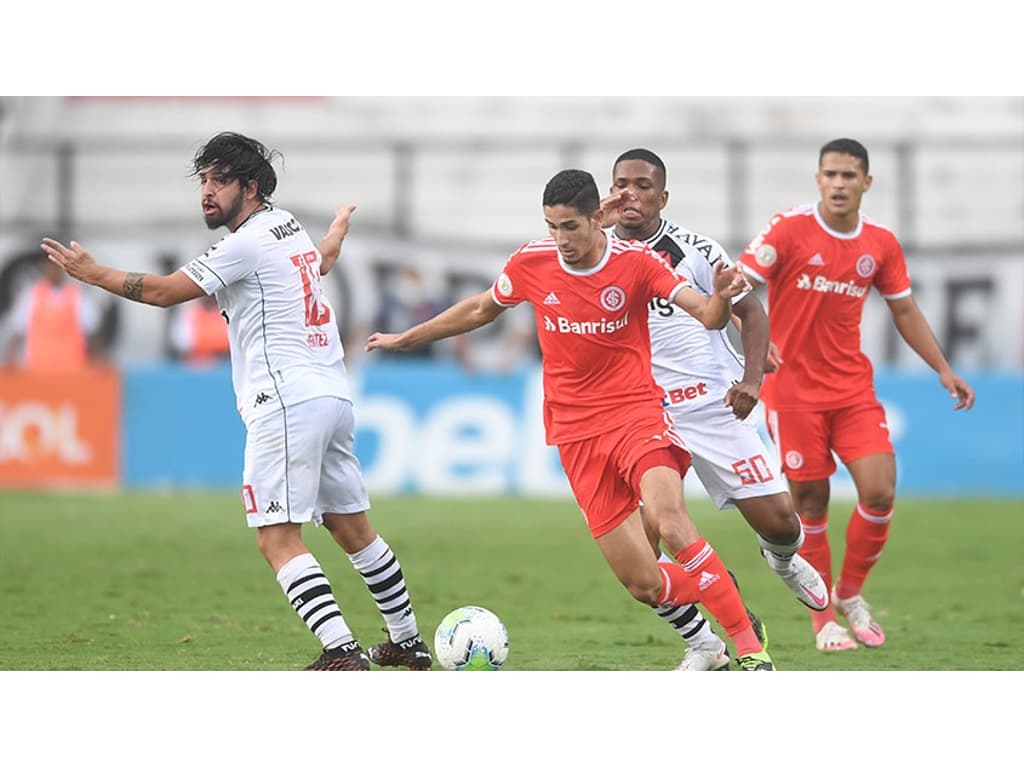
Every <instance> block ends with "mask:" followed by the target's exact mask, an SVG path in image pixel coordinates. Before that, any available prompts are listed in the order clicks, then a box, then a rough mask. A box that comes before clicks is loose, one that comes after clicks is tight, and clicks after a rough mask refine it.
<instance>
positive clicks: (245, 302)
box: [181, 206, 352, 426]
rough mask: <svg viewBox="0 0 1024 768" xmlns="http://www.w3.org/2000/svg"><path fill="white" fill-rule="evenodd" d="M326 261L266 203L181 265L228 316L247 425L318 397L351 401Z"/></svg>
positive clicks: (284, 216)
mask: <svg viewBox="0 0 1024 768" xmlns="http://www.w3.org/2000/svg"><path fill="white" fill-rule="evenodd" d="M321 260H322V257H321V255H320V251H319V250H317V247H316V245H315V244H314V243H313V241H312V240H311V239H310V237H309V235H308V234H307V233H306V230H305V228H304V227H303V226H302V225H301V224H300V223H299V222H298V221H296V219H295V217H294V216H292V215H291V214H290V213H288V212H287V211H283V210H280V209H278V208H272V207H270V206H268V207H266V208H264V209H262V210H259V211H256V213H254V214H253V215H252V216H250V217H249V218H248V219H246V221H244V222H243V223H242V225H241V226H240V227H239V228H238V229H237V230H236V231H234V232H232V233H231V234H229V235H227V236H226V237H225V238H224V239H223V240H221V241H220V242H219V243H217V244H216V245H214V246H213V247H212V248H210V249H209V250H208V251H207V252H206V253H204V254H203V255H202V256H200V257H199V258H197V259H193V260H192V261H190V262H189V263H188V264H186V265H185V266H183V267H182V268H181V269H182V271H183V272H184V273H185V274H186V275H188V276H189V277H190V278H191V279H192V280H194V281H195V282H196V283H197V284H198V285H199V286H200V287H201V288H202V289H203V290H204V291H206V293H207V294H216V297H217V305H218V306H219V307H220V309H221V314H223V315H224V316H225V318H226V319H227V321H228V336H229V338H230V342H231V378H232V381H233V383H234V388H235V397H236V398H237V400H238V412H239V413H240V414H241V416H242V420H243V421H244V422H245V424H246V425H247V426H248V425H249V424H251V423H252V421H253V420H255V419H258V418H260V417H261V416H263V415H264V414H266V413H271V412H274V411H278V410H281V409H282V408H284V407H285V406H288V405H293V404H295V403H299V402H303V401H305V400H309V399H311V398H314V397H320V396H324V395H329V396H332V397H340V398H342V399H345V400H349V401H351V400H352V396H351V392H350V389H349V385H348V379H347V377H346V375H345V363H344V351H343V350H342V346H341V338H340V336H339V334H338V326H337V317H336V315H335V313H334V310H333V309H332V307H331V305H330V303H329V302H328V300H327V297H326V296H325V295H324V294H323V293H322V292H321V287H320V262H321Z"/></svg>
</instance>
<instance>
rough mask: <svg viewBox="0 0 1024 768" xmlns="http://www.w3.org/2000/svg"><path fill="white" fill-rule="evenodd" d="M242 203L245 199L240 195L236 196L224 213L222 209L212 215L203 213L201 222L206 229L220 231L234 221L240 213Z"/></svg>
mask: <svg viewBox="0 0 1024 768" xmlns="http://www.w3.org/2000/svg"><path fill="white" fill-rule="evenodd" d="M244 203H245V199H244V198H243V197H242V195H238V197H236V198H235V201H234V202H233V203H232V204H231V207H230V208H228V210H226V211H225V210H224V209H222V208H218V209H217V210H216V211H215V212H214V213H204V214H203V220H204V221H206V227H207V229H220V228H221V227H223V226H225V225H226V224H227V223H228V222H229V221H234V220H235V219H236V218H238V215H239V214H240V213H241V212H242V205H243V204H244Z"/></svg>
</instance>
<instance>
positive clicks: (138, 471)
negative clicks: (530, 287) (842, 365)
mask: <svg viewBox="0 0 1024 768" xmlns="http://www.w3.org/2000/svg"><path fill="white" fill-rule="evenodd" d="M965 376H966V378H967V379H968V380H969V381H970V382H971V384H972V386H974V387H975V390H976V391H977V394H978V402H977V404H976V405H975V406H974V408H973V409H972V410H971V411H970V412H968V413H962V412H957V411H953V410H952V400H951V399H950V397H949V395H948V394H947V393H946V392H945V391H944V390H943V389H942V387H940V386H939V383H938V378H937V377H936V376H935V375H934V374H932V373H930V372H922V373H905V372H899V373H897V372H892V371H881V372H879V373H878V375H877V378H876V384H877V393H878V396H879V398H880V400H881V401H882V404H883V405H884V406H885V409H886V414H887V418H888V422H889V425H890V430H891V433H892V438H893V443H894V445H895V448H896V460H897V470H898V478H897V485H898V492H899V493H903V494H912V495H917V496H926V495H965V496H991V497H1010V498H1016V497H1024V376H1022V375H1021V374H1017V373H1005V374H1003V373H980V372H968V373H966V374H965ZM352 380H353V381H352V383H353V389H354V392H355V401H356V402H355V415H356V452H357V453H358V455H359V457H360V461H361V462H362V464H363V471H364V474H365V476H366V481H367V485H368V486H369V488H370V491H371V493H388V494H391V493H424V494H465V495H469V494H482V495H486V494H522V495H539V496H566V497H569V496H570V492H569V488H568V484H567V483H566V481H565V478H564V476H563V475H562V472H561V468H560V465H559V462H558V455H557V453H556V452H555V449H554V448H552V447H550V446H547V445H545V443H544V431H543V419H542V416H541V404H542V399H543V391H542V386H541V378H540V371H539V369H537V368H533V367H528V368H523V369H520V370H517V371H515V372H512V373H509V374H506V375H497V374H473V373H468V372H466V371H464V370H463V369H461V368H459V367H458V366H457V365H456V364H454V363H435V362H417V361H395V362H391V361H382V362H377V361H373V362H366V363H365V364H364V365H362V366H361V367H360V369H359V370H358V371H357V372H356V373H355V374H354V375H353V377H352ZM123 391H124V395H123V397H124V414H123V420H122V423H123V425H124V435H123V443H122V445H123V460H122V472H123V477H122V480H123V485H124V486H126V487H136V488H138V487H159V486H175V487H220V488H238V487H239V486H240V484H241V474H242V456H243V447H244V441H245V430H244V426H243V425H242V422H241V419H240V418H239V416H238V413H237V411H236V410H235V403H234V395H233V393H232V391H231V376H230V371H229V370H228V368H227V367H226V366H224V367H218V368H213V369H209V370H193V369H187V368H182V367H178V366H165V367H154V368H145V369H137V370H129V371H127V372H126V373H125V376H124V390H123ZM751 418H755V419H757V420H758V424H759V426H760V428H761V430H762V436H764V435H765V434H766V433H765V432H764V429H763V419H762V417H761V412H760V409H759V410H758V411H757V412H755V414H754V415H752V416H751ZM684 437H685V433H684ZM687 491H688V493H694V494H700V493H701V489H700V486H699V484H698V483H697V482H696V480H695V479H694V478H692V477H688V478H687ZM833 495H834V496H836V497H837V498H838V497H842V496H848V495H852V485H851V484H850V483H849V475H848V474H847V473H846V471H845V470H844V469H842V468H840V470H839V472H838V473H837V474H836V477H835V482H834V493H833Z"/></svg>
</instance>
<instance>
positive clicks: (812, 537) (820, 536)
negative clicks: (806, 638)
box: [800, 514, 836, 634]
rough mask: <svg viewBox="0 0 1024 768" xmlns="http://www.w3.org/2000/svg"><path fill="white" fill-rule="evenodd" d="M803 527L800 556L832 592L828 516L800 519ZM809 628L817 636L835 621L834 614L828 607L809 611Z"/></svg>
mask: <svg viewBox="0 0 1024 768" xmlns="http://www.w3.org/2000/svg"><path fill="white" fill-rule="evenodd" d="M800 522H801V523H802V524H803V527H804V543H803V545H802V546H801V547H800V556H801V557H802V558H803V559H804V560H806V561H807V562H808V563H810V564H811V566H812V567H813V568H814V570H816V571H817V572H818V573H820V574H821V578H822V579H823V580H824V581H825V589H827V590H828V591H829V593H830V594H831V592H832V548H831V547H830V546H829V543H828V515H827V514H826V516H825V517H822V518H819V519H817V520H811V519H810V518H807V517H801V518H800ZM807 610H808V611H810V614H811V626H813V628H814V633H815V634H817V633H818V632H820V631H821V628H822V627H823V626H825V625H826V624H827V623H828V622H830V621H835V620H836V615H835V612H834V611H833V610H832V606H831V605H830V606H829V607H828V608H826V609H825V610H824V611H811V610H810V609H809V608H808V609H807Z"/></svg>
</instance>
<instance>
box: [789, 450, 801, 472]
mask: <svg viewBox="0 0 1024 768" xmlns="http://www.w3.org/2000/svg"><path fill="white" fill-rule="evenodd" d="M803 465H804V456H803V454H802V453H800V451H786V466H787V467H789V468H790V469H800V467H802V466H803Z"/></svg>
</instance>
